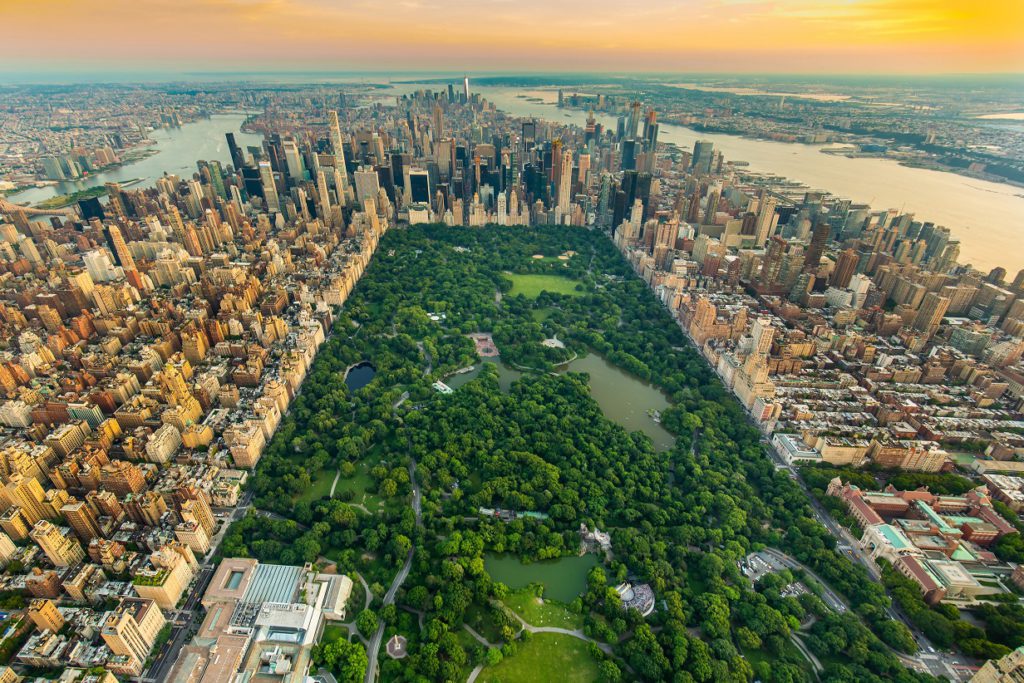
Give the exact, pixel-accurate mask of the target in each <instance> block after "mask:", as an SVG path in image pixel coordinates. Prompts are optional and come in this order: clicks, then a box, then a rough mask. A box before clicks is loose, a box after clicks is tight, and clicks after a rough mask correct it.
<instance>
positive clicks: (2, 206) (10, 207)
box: [0, 198, 75, 216]
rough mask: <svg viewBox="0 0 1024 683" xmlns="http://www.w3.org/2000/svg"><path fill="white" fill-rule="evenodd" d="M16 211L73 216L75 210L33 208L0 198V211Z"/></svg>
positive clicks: (28, 213)
mask: <svg viewBox="0 0 1024 683" xmlns="http://www.w3.org/2000/svg"><path fill="white" fill-rule="evenodd" d="M17 211H24V212H25V215H26V216H74V215H75V212H74V210H73V209H70V208H63V209H34V208H32V207H30V206H19V205H18V204H12V203H11V202H9V201H7V200H6V199H3V198H0V213H6V214H14V213H15V212H17Z"/></svg>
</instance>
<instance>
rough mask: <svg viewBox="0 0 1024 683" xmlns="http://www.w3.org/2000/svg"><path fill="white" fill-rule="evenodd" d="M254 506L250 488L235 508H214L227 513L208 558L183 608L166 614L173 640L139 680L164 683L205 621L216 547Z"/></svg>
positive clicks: (207, 555) (204, 561) (221, 518)
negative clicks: (204, 599) (205, 601)
mask: <svg viewBox="0 0 1024 683" xmlns="http://www.w3.org/2000/svg"><path fill="white" fill-rule="evenodd" d="M251 506H252V492H251V491H247V492H246V493H244V494H243V495H242V497H241V498H239V500H238V505H237V506H235V507H233V508H216V509H215V510H214V511H215V512H216V513H217V514H221V513H225V516H223V517H218V518H217V519H218V520H219V521H220V525H221V526H220V529H219V530H218V531H217V533H216V534H214V536H213V538H211V539H210V550H209V552H208V553H207V554H206V557H204V558H202V559H201V562H200V565H199V573H198V575H197V577H196V578H195V580H194V581H193V583H192V587H191V589H190V590H189V593H188V597H187V598H185V602H184V604H183V605H182V606H181V609H178V610H174V611H171V612H168V613H167V614H166V617H167V622H168V623H169V624H171V627H172V628H171V637H170V640H168V641H167V644H166V645H164V647H163V648H162V649H161V650H160V652H159V654H157V656H156V659H154V660H153V664H152V666H150V667H149V669H148V670H147V671H145V672H144V673H143V675H142V676H141V677H140V678H139V679H137V680H139V681H140V682H141V683H161V682H162V681H163V680H165V679H166V677H167V674H168V673H169V672H170V670H171V668H172V667H173V666H174V662H175V661H176V660H177V659H178V653H179V652H180V651H181V648H182V647H184V645H185V644H186V643H187V642H188V641H189V639H190V638H191V636H192V633H193V631H195V630H196V629H198V628H199V625H200V624H201V623H202V620H203V609H202V605H201V604H200V600H202V597H203V593H205V592H206V588H207V586H209V585H210V580H211V579H212V578H213V574H214V572H215V571H216V569H217V566H216V565H215V564H214V563H213V558H214V556H215V555H216V554H217V548H218V547H219V546H220V543H221V541H222V540H224V535H225V534H226V533H227V530H228V527H230V526H231V524H232V523H233V522H236V521H238V520H240V519H242V518H243V517H245V515H246V513H247V512H248V510H249V508H250V507H251Z"/></svg>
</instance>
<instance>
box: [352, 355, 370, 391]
mask: <svg viewBox="0 0 1024 683" xmlns="http://www.w3.org/2000/svg"><path fill="white" fill-rule="evenodd" d="M376 374H377V368H375V367H373V365H372V364H370V363H369V362H368V361H363V362H362V363H357V364H356V365H353V366H352V367H350V368H349V369H348V372H346V373H345V386H346V387H348V390H349V391H356V390H358V389H362V388H363V387H365V386H366V385H367V384H369V383H370V380H372V379H373V377H374V375H376Z"/></svg>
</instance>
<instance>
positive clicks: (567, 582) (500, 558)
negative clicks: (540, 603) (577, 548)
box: [484, 553, 598, 603]
mask: <svg viewBox="0 0 1024 683" xmlns="http://www.w3.org/2000/svg"><path fill="white" fill-rule="evenodd" d="M597 564H598V558H597V555H593V554H590V553H588V554H586V555H581V556H576V557H560V558H558V559H557V560H543V561H541V562H531V563H529V564H526V563H524V562H521V561H520V560H519V558H517V557H513V556H512V555H496V554H494V553H490V554H487V555H485V556H484V569H486V570H487V573H488V574H490V576H491V578H492V579H494V580H495V581H500V582H501V583H503V584H505V585H506V586H508V587H509V588H512V589H517V588H526V587H527V586H529V585H530V584H531V583H542V584H544V597H545V598H547V599H548V600H557V601H558V602H564V603H569V602H572V601H573V600H574V599H575V598H576V597H577V596H579V595H580V594H582V593H583V591H584V590H586V588H587V572H589V571H590V568H591V567H593V566H595V565H597Z"/></svg>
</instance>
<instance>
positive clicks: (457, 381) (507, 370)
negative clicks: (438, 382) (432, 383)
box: [442, 358, 523, 391]
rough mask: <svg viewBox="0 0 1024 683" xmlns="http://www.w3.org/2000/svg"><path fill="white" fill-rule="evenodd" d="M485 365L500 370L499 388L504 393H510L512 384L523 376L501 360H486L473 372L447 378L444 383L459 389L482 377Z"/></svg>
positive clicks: (476, 366)
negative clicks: (488, 364) (490, 365)
mask: <svg viewBox="0 0 1024 683" xmlns="http://www.w3.org/2000/svg"><path fill="white" fill-rule="evenodd" d="M484 363H490V364H492V365H494V366H495V367H497V369H498V386H500V387H501V390H502V391H508V390H509V389H510V388H511V387H512V382H515V381H516V380H517V379H519V378H520V377H522V376H523V373H522V371H521V370H516V369H515V368H513V367H510V366H509V365H507V364H505V362H504V361H502V360H501V359H500V358H484V360H483V363H477V364H476V365H475V366H474V367H473V369H472V370H470V371H469V372H463V373H460V374H458V375H451V376H449V377H446V378H445V379H443V380H442V381H443V382H444V383H445V384H447V385H448V386H450V387H451V388H452V389H458V388H459V387H461V386H462V385H463V384H465V383H466V382H469V381H470V380H473V379H476V378H477V377H479V376H480V371H481V370H483V369H484Z"/></svg>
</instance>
